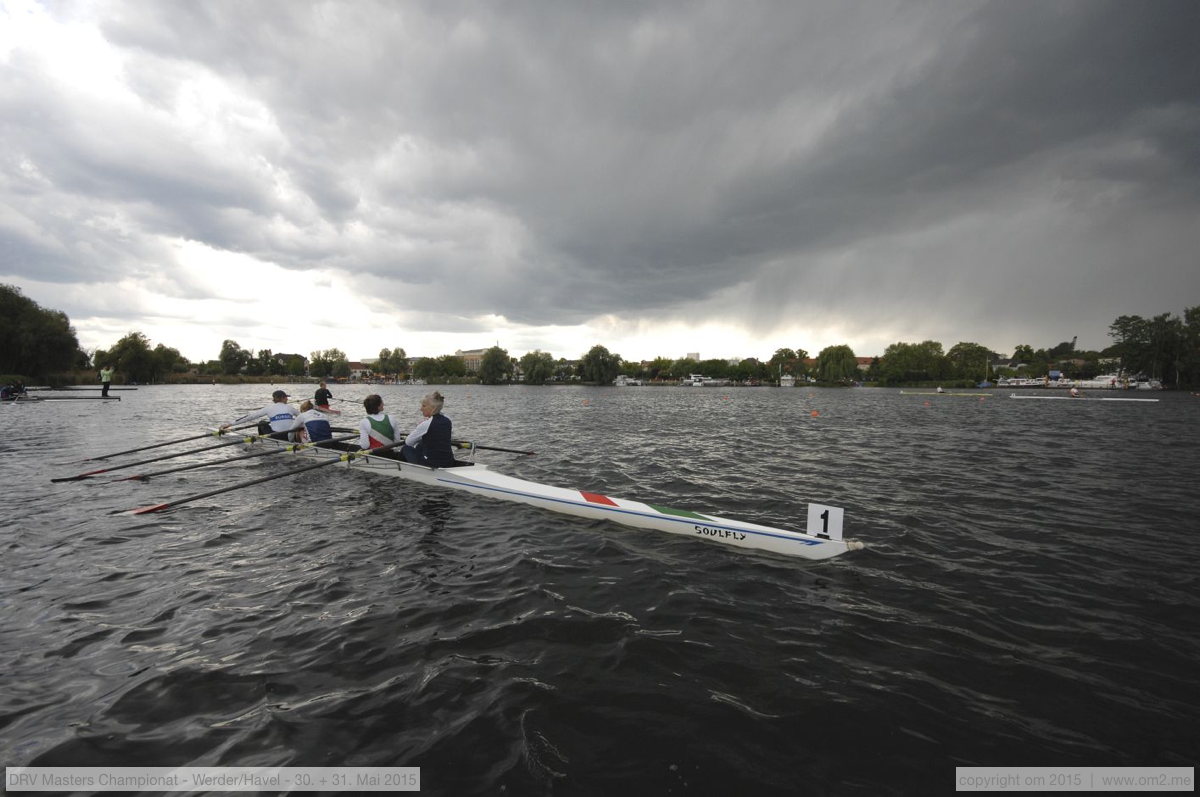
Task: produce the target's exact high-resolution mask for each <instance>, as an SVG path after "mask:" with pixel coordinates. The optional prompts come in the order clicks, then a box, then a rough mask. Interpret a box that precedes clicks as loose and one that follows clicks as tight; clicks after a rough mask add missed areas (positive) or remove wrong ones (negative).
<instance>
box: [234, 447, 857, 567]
mask: <svg viewBox="0 0 1200 797" xmlns="http://www.w3.org/2000/svg"><path fill="white" fill-rule="evenodd" d="M259 445H275V446H278V447H286V446H288V445H289V443H287V442H286V441H283V440H275V439H273V438H257V439H255V440H254V441H253V442H251V443H249V446H251V447H253V446H259ZM464 445H469V444H464ZM342 453H343V452H340V451H337V450H334V449H328V448H307V449H302V450H301V451H299V452H297V454H299V455H300V456H306V457H320V458H325V459H328V458H336V457H339V456H340V455H341V454H342ZM335 467H336V466H335ZM345 467H350V468H354V469H355V470H363V471H366V472H369V473H373V474H377V475H380V476H394V477H398V478H401V479H408V480H409V481H414V482H419V483H420V484H426V485H430V486H434V487H445V488H449V489H454V490H462V491H464V492H468V493H474V494H476V495H482V496H487V497H489V498H495V499H499V500H501V501H513V502H516V503H521V504H529V505H531V506H536V507H541V508H542V509H548V510H550V511H552V512H561V513H563V514H567V515H575V516H577V517H583V518H593V519H601V520H611V521H613V522H614V523H620V524H622V525H624V526H632V527H633V528H640V529H654V530H657V531H665V532H669V533H671V534H685V535H687V536H690V537H697V538H700V539H706V540H712V541H715V542H722V543H725V544H726V545H732V546H734V547H737V548H752V549H758V550H763V551H773V552H775V553H780V554H784V555H787V556H799V557H802V558H805V559H828V558H829V557H831V556H837V555H838V554H842V553H845V552H846V551H852V550H859V549H861V548H862V547H863V544H862V543H861V542H857V541H853V540H843V539H842V510H841V509H840V508H838V507H829V506H824V505H821V504H809V505H808V528H809V529H810V530H813V531H816V532H819V533H814V534H806V533H802V532H798V531H790V530H787V529H776V528H771V527H770V526H760V525H758V524H756V523H748V522H746V521H742V520H730V519H728V518H722V517H717V516H716V515H709V514H703V513H700V512H690V511H687V510H682V509H671V508H669V507H664V506H658V505H656V504H644V503H642V502H640V501H630V500H626V499H622V498H613V497H611V496H607V495H601V494H599V493H591V492H586V491H582V490H569V489H566V488H563V487H554V486H551V485H547V484H538V483H537V482H531V481H526V480H524V479H517V478H514V477H512V476H507V475H505V474H502V473H497V472H496V471H493V470H491V469H490V468H489V467H488V466H487V465H484V464H481V463H473V464H472V463H467V464H465V465H464V466H462V467H456V468H427V467H424V466H422V465H414V464H411V463H408V462H399V461H397V460H394V459H388V458H385V457H381V456H370V455H367V456H361V457H352V458H350V459H349V460H348V461H347V462H346V463H345Z"/></svg>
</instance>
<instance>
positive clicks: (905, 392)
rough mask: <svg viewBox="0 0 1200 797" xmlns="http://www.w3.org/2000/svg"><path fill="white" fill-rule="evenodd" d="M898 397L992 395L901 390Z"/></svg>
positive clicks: (984, 394)
mask: <svg viewBox="0 0 1200 797" xmlns="http://www.w3.org/2000/svg"><path fill="white" fill-rule="evenodd" d="M900 395H902V396H990V395H992V394H991V393H962V392H958V393H955V392H952V391H948V390H943V391H942V392H941V393H938V392H937V391H934V390H926V391H914V390H901V391H900Z"/></svg>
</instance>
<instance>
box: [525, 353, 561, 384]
mask: <svg viewBox="0 0 1200 797" xmlns="http://www.w3.org/2000/svg"><path fill="white" fill-rule="evenodd" d="M521 373H522V374H524V376H525V384H527V385H544V384H546V383H547V382H549V381H550V380H551V379H553V378H554V358H553V357H552V356H550V354H549V353H548V352H544V351H541V350H540V349H535V350H534V351H531V352H529V353H528V354H526V355H524V356H523V357H521Z"/></svg>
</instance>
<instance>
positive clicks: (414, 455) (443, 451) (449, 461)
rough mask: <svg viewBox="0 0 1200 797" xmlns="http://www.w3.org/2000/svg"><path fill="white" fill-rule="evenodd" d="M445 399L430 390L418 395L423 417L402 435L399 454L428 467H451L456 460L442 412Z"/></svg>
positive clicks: (448, 423)
mask: <svg viewBox="0 0 1200 797" xmlns="http://www.w3.org/2000/svg"><path fill="white" fill-rule="evenodd" d="M445 401H446V399H445V397H444V396H442V394H441V393H439V392H438V391H436V390H435V391H434V392H432V393H430V394H428V395H426V396H425V397H424V398H422V399H421V414H422V415H423V416H425V420H423V421H421V422H420V423H419V424H417V426H416V428H415V429H413V430H412V431H411V432H409V434H408V437H406V438H404V446H403V447H402V448H401V449H400V456H402V457H403V458H404V460H405V461H406V462H411V463H413V464H414V465H425V466H426V467H430V468H452V467H454V466H455V465H457V464H458V462H457V461H456V460H455V459H454V452H453V451H452V450H451V448H450V430H451V428H452V424H451V423H450V419H449V418H447V417H446V416H445V415H442V405H443V404H444V403H445Z"/></svg>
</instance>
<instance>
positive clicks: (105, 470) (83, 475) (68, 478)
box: [50, 468, 113, 482]
mask: <svg viewBox="0 0 1200 797" xmlns="http://www.w3.org/2000/svg"><path fill="white" fill-rule="evenodd" d="M110 470H113V468H101V469H100V470H89V471H88V472H87V473H79V474H76V475H75V476H59V477H58V478H57V479H51V480H50V481H51V482H77V481H81V480H83V479H86V478H87V477H89V476H98V475H100V474H101V473H108V472H109V471H110Z"/></svg>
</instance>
